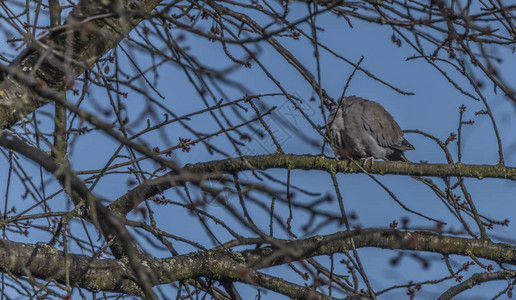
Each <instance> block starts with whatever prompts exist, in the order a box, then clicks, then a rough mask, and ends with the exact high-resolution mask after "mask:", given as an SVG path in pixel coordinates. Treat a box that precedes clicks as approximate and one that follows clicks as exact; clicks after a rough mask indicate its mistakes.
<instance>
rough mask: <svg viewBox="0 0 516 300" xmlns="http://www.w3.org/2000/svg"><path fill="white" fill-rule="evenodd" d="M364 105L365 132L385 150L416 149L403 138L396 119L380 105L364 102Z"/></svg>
mask: <svg viewBox="0 0 516 300" xmlns="http://www.w3.org/2000/svg"><path fill="white" fill-rule="evenodd" d="M360 105H362V116H361V118H362V121H363V125H364V128H365V130H366V131H367V132H368V133H369V134H370V135H371V136H372V137H373V138H374V139H375V140H376V142H377V143H378V145H380V146H382V147H385V148H394V149H398V150H409V149H413V148H414V147H413V146H412V145H410V143H408V142H407V141H406V140H405V139H404V138H403V131H401V128H400V126H399V125H398V123H396V121H394V118H393V117H392V116H391V114H389V113H388V112H387V111H386V110H385V108H383V106H381V105H380V104H378V103H376V102H373V101H367V100H364V101H362V102H361V103H360Z"/></svg>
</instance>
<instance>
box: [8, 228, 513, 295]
mask: <svg viewBox="0 0 516 300" xmlns="http://www.w3.org/2000/svg"><path fill="white" fill-rule="evenodd" d="M350 236H351V237H352V238H353V240H354V243H355V246H356V247H357V248H363V247H377V248H382V249H396V250H412V251H423V252H433V253H440V254H456V255H462V256H468V255H469V254H468V251H469V253H471V254H473V255H475V256H476V257H477V258H484V259H488V260H492V261H494V262H498V263H507V264H513V265H514V264H516V247H514V246H512V245H508V244H503V243H493V242H490V241H485V240H474V239H467V238H458V237H452V236H443V235H440V234H437V233H429V232H422V231H399V230H392V229H366V230H354V231H352V232H351V233H350V234H348V233H347V232H337V233H334V234H330V235H325V236H314V237H310V238H306V239H300V240H296V241H288V240H276V243H275V245H274V246H267V247H263V248H259V249H253V250H245V251H240V252H237V251H232V252H231V251H228V250H225V249H222V250H220V249H219V250H217V249H212V250H210V251H207V252H194V253H189V254H184V255H178V256H175V257H171V258H163V259H157V258H149V259H147V260H146V263H145V264H142V267H144V268H146V270H145V271H146V272H149V273H153V274H155V279H156V281H155V282H154V284H165V283H170V282H174V281H181V280H186V279H193V278H199V277H207V278H211V279H214V280H218V281H224V280H226V281H239V282H244V283H248V284H251V285H255V286H259V287H265V288H267V289H270V290H274V291H276V292H279V293H282V294H284V295H287V296H290V297H293V298H298V299H326V298H328V297H324V296H323V295H321V294H319V293H316V292H313V291H312V290H310V289H308V288H305V287H302V286H298V285H296V284H293V283H290V282H287V281H284V280H281V279H279V278H274V277H271V276H269V275H265V274H262V273H259V272H257V271H256V270H255V269H256V267H257V268H258V269H260V268H266V267H270V266H277V265H283V264H286V263H288V262H292V261H297V260H300V259H306V258H309V257H316V256H321V255H329V254H332V253H339V252H346V251H349V250H350V249H351V245H350V242H349V237H350ZM278 245H279V246H278ZM68 260H69V262H70V264H71V265H70V276H71V280H72V281H73V282H76V283H77V284H78V285H79V286H80V287H83V288H87V289H90V290H104V291H116V292H123V293H126V294H132V295H137V294H139V293H140V291H139V290H138V287H137V286H136V285H135V284H134V283H133V282H132V281H131V278H135V275H134V274H133V271H131V268H130V267H128V265H127V264H128V262H127V261H125V260H114V259H92V258H91V257H88V256H86V255H76V254H68ZM264 261H265V262H267V263H265V264H264V263H263V262H264ZM64 263H65V260H64V254H63V252H61V251H57V250H56V249H55V248H53V247H49V246H46V245H44V244H38V245H32V244H24V243H17V242H12V241H7V240H3V241H0V269H1V270H2V271H3V272H10V273H12V274H14V275H18V276H26V275H28V274H31V275H32V276H35V277H36V278H40V279H46V280H50V279H54V280H56V281H57V282H61V283H63V282H64V280H65V271H64V267H63V265H64ZM486 274H488V275H482V274H480V275H478V276H477V277H474V280H483V279H485V280H496V279H505V278H507V276H509V277H514V274H513V273H510V274H509V273H507V274H505V273H504V274H502V275H503V276H500V274H499V273H493V274H489V273H486ZM471 280H473V277H472V279H471ZM485 280H484V281H485ZM464 287H467V285H465V286H464Z"/></svg>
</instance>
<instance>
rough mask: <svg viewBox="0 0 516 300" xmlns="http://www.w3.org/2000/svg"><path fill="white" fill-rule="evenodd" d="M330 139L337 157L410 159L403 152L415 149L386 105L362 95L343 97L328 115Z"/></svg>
mask: <svg viewBox="0 0 516 300" xmlns="http://www.w3.org/2000/svg"><path fill="white" fill-rule="evenodd" d="M328 129H329V133H330V134H329V138H330V140H331V146H332V148H333V151H334V152H335V156H340V157H343V158H353V159H362V160H365V161H364V163H365V162H367V161H368V160H371V161H374V159H375V158H376V159H380V158H381V159H384V160H402V161H408V160H407V159H406V158H405V155H404V154H403V151H405V150H413V149H414V146H412V145H411V144H410V143H409V142H407V140H405V138H403V131H401V129H400V126H399V125H398V123H396V121H394V118H393V117H392V116H391V114H389V113H388V112H387V111H386V110H385V108H383V106H381V105H380V104H379V103H377V102H374V101H369V100H366V99H363V98H360V97H356V96H350V97H343V98H341V99H340V101H339V103H338V104H337V105H336V106H335V107H333V109H332V110H331V113H330V116H329V117H328Z"/></svg>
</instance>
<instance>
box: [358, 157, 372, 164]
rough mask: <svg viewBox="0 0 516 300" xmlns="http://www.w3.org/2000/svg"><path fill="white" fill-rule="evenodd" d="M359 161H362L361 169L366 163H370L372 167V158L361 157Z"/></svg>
mask: <svg viewBox="0 0 516 300" xmlns="http://www.w3.org/2000/svg"><path fill="white" fill-rule="evenodd" d="M360 160H361V161H362V167H365V165H366V164H367V162H368V161H370V162H371V165H374V157H373V156H369V157H363V158H361V159H360Z"/></svg>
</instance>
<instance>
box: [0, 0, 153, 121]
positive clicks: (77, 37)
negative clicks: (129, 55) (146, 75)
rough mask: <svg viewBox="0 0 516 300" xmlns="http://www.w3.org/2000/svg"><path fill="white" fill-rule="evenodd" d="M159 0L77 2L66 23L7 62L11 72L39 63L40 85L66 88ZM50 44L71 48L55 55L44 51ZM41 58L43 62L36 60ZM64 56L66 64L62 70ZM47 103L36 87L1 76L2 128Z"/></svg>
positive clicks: (30, 67) (57, 47) (38, 75)
mask: <svg viewBox="0 0 516 300" xmlns="http://www.w3.org/2000/svg"><path fill="white" fill-rule="evenodd" d="M160 2H161V1H158V0H145V1H113V2H112V3H113V4H111V5H108V6H106V5H103V4H102V3H104V2H103V1H86V0H83V1H80V2H79V3H78V4H77V6H76V7H75V8H74V9H73V11H72V12H71V14H70V15H69V16H68V18H67V21H66V23H65V25H63V26H62V28H57V29H56V30H54V31H52V32H51V33H50V34H48V35H47V36H45V37H43V38H42V39H41V40H39V41H38V40H33V41H32V43H31V44H30V45H29V47H28V48H27V49H26V50H25V51H23V52H22V53H21V54H20V55H19V56H18V57H17V58H16V59H14V61H13V63H12V64H11V65H10V66H9V72H21V71H22V70H23V71H34V70H33V68H34V67H35V66H37V65H39V69H37V70H36V72H35V74H36V76H37V78H38V80H39V82H40V86H41V87H44V86H50V87H52V88H54V89H56V90H65V89H66V88H67V85H68V83H69V82H70V81H73V80H74V79H75V78H76V77H77V76H78V75H80V74H81V73H83V72H84V71H86V70H88V69H89V68H90V67H91V66H92V65H93V63H94V62H95V61H96V60H97V59H98V58H100V57H102V56H103V55H104V54H106V53H107V52H108V51H109V50H110V49H113V48H114V47H115V46H116V45H117V44H118V43H119V42H120V41H121V40H122V39H123V38H125V37H126V36H127V35H128V34H129V32H130V31H131V30H132V29H133V28H134V27H135V26H136V25H138V24H139V23H140V22H141V21H142V20H143V19H142V17H141V16H142V15H145V14H149V13H150V12H151V11H152V10H153V9H155V8H156V6H157V5H158V4H159V3H160ZM108 3H109V2H108ZM114 3H122V5H123V7H117V6H116V5H115V4H114ZM132 12H138V14H133V13H132ZM94 16H103V17H99V18H95V17H94ZM70 30H71V31H72V32H71V33H70V32H69V31H70ZM70 37H72V38H70ZM52 49H54V50H56V51H57V52H61V51H62V52H65V51H63V49H67V52H68V51H70V50H69V49H71V51H70V52H71V53H72V55H71V57H66V58H64V57H62V56H61V57H59V56H57V54H56V56H53V57H50V56H49V54H48V51H45V50H52ZM54 54H55V53H54ZM44 55H45V56H44ZM42 58H43V63H41V64H40V62H41V59H42ZM67 60H68V61H67ZM63 61H65V64H66V65H67V66H69V68H67V69H63V65H65V64H63ZM45 103H46V100H44V99H42V98H40V97H39V96H38V95H37V93H35V91H34V90H32V89H30V88H28V87H26V86H24V85H22V84H20V83H18V82H16V81H15V80H14V79H13V78H11V76H3V80H2V82H0V128H7V127H10V126H12V125H13V124H14V123H16V122H17V121H19V120H21V119H22V118H23V117H24V116H26V115H27V114H29V113H31V112H33V111H34V110H36V109H37V108H38V107H40V106H42V105H44V104H45Z"/></svg>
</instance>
